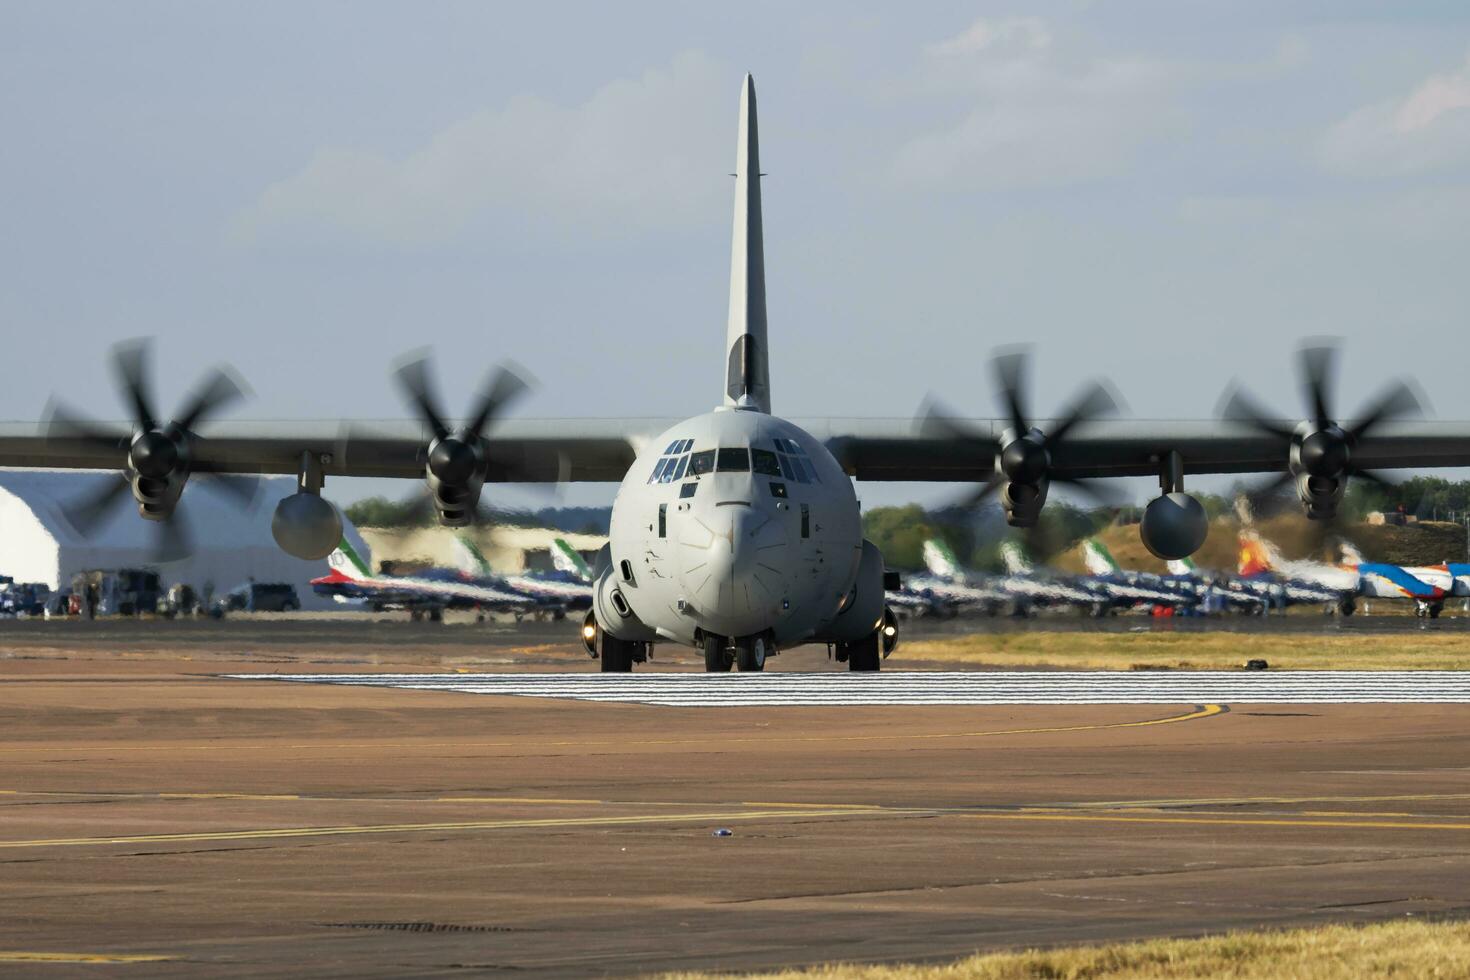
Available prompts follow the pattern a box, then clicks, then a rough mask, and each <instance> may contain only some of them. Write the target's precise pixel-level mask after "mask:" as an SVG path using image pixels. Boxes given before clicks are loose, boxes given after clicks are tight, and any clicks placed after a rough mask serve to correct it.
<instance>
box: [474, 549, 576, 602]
mask: <svg viewBox="0 0 1470 980" xmlns="http://www.w3.org/2000/svg"><path fill="white" fill-rule="evenodd" d="M455 541H456V543H457V544H458V545H459V548H460V556H461V557H460V567H461V568H463V569H464V570H465V571H466V572H469V573H470V574H472V575H477V576H479V578H480V579H481V580H482V581H487V582H492V583H496V584H500V585H504V586H505V587H506V588H508V589H511V590H512V591H515V592H518V593H520V594H522V595H528V596H532V597H534V598H536V599H539V600H541V601H542V602H548V603H556V604H558V605H560V606H562V607H563V608H565V609H587V608H589V607H590V606H591V605H592V570H591V569H590V568H588V567H587V563H586V562H585V561H583V560H582V556H581V555H579V554H577V551H576V549H575V548H573V547H572V546H571V545H569V544H568V543H567V542H566V540H565V539H563V538H555V539H553V540H552V543H551V562H552V567H553V568H554V569H555V572H553V573H551V574H534V573H527V574H519V575H501V574H498V573H496V571H495V570H494V569H492V568H491V567H490V562H488V561H486V560H485V556H484V554H482V553H481V552H480V549H479V548H478V547H477V546H476V545H475V542H474V541H472V540H471V539H470V538H469V537H468V536H466V535H460V536H459V537H458V538H456V539H455Z"/></svg>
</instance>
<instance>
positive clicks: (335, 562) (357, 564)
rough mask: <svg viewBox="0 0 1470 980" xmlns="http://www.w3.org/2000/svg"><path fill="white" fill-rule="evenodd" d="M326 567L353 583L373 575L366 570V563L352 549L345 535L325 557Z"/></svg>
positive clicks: (355, 550) (354, 549)
mask: <svg viewBox="0 0 1470 980" xmlns="http://www.w3.org/2000/svg"><path fill="white" fill-rule="evenodd" d="M327 566H328V567H329V568H331V569H332V571H333V572H335V573H336V574H337V575H340V576H341V577H343V578H346V579H350V580H352V581H354V582H356V581H361V580H362V579H366V578H372V574H373V573H372V572H371V571H370V570H369V569H368V563H367V562H365V561H363V560H362V556H361V555H359V554H358V553H357V549H356V548H354V547H352V544H351V543H350V542H349V541H348V540H347V536H346V535H345V534H344V535H343V536H342V540H341V541H339V542H338V543H337V547H336V549H335V550H334V551H333V552H332V553H331V554H330V555H328V556H327Z"/></svg>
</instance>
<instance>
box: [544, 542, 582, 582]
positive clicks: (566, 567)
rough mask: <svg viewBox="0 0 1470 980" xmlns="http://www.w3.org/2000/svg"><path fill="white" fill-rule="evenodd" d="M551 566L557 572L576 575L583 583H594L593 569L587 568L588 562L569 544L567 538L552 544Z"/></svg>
mask: <svg viewBox="0 0 1470 980" xmlns="http://www.w3.org/2000/svg"><path fill="white" fill-rule="evenodd" d="M551 565H552V567H553V568H555V569H556V570H557V571H559V572H566V573H567V574H568V575H575V576H576V577H577V578H579V579H581V580H582V581H583V582H590V581H592V569H591V568H589V567H587V560H586V559H585V558H583V557H582V555H581V554H580V553H579V552H578V551H577V549H576V548H573V547H572V546H571V545H570V544H568V543H567V540H566V538H556V539H554V540H553V541H552V542H551Z"/></svg>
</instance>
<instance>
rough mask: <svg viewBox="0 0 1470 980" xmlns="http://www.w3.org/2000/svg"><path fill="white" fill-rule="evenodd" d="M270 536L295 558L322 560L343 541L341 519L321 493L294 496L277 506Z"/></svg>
mask: <svg viewBox="0 0 1470 980" xmlns="http://www.w3.org/2000/svg"><path fill="white" fill-rule="evenodd" d="M271 536H272V537H274V538H275V539H276V544H278V545H280V547H281V550H282V551H284V552H285V553H286V554H288V555H291V556H292V557H293V558H301V559H305V560H306V561H319V560H321V559H323V558H325V557H327V556H328V555H330V554H331V553H332V551H333V550H334V549H335V548H336V547H337V545H338V543H339V542H340V541H341V540H342V517H341V515H340V514H338V513H337V508H335V507H333V506H332V505H331V504H330V503H328V502H327V501H325V500H323V499H322V498H321V496H320V495H318V494H315V493H308V492H306V491H302V492H300V493H293V494H292V495H291V496H289V497H285V498H282V500H281V502H280V503H279V504H276V512H275V514H274V515H273V516H272V517H271Z"/></svg>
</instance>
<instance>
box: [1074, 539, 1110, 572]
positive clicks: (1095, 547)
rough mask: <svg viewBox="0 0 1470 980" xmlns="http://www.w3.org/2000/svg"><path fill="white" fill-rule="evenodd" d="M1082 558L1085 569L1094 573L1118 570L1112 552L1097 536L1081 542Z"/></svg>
mask: <svg viewBox="0 0 1470 980" xmlns="http://www.w3.org/2000/svg"><path fill="white" fill-rule="evenodd" d="M1082 560H1083V562H1084V563H1085V564H1086V565H1087V570H1088V571H1089V572H1091V573H1092V574H1094V575H1112V574H1113V573H1114V572H1117V571H1119V568H1118V562H1117V560H1116V559H1115V558H1114V557H1113V553H1112V552H1111V551H1109V550H1108V546H1107V545H1105V544H1103V543H1102V542H1101V541H1099V540H1098V539H1097V538H1088V539H1087V540H1086V541H1084V542H1082Z"/></svg>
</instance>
